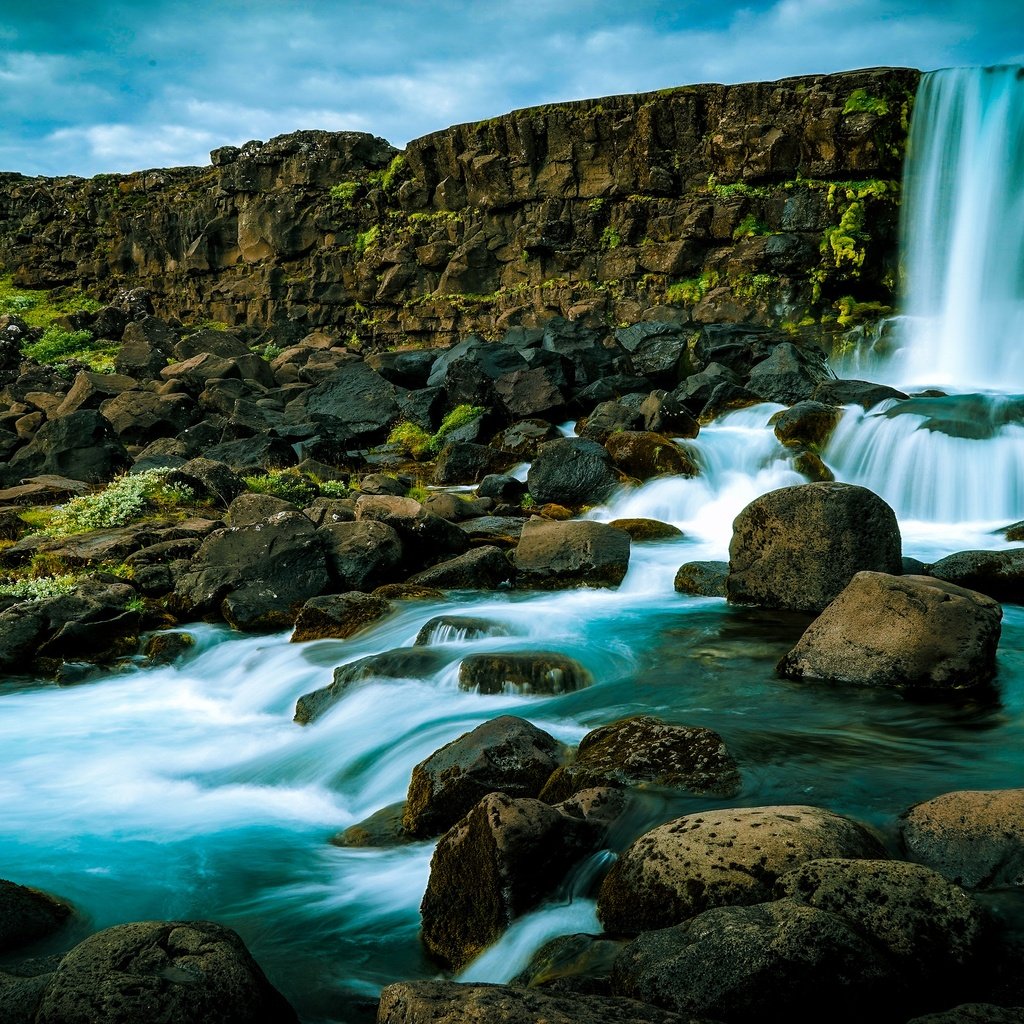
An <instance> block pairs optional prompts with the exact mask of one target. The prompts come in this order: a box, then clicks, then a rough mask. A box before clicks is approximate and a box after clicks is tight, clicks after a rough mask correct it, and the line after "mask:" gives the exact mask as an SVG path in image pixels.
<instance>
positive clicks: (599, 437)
mask: <svg viewBox="0 0 1024 1024" xmlns="http://www.w3.org/2000/svg"><path fill="white" fill-rule="evenodd" d="M642 421H643V415H642V414H641V412H640V411H639V409H634V408H632V407H631V406H627V405H624V404H623V403H622V402H619V401H608V402H601V403H600V404H599V405H597V406H596V407H595V408H594V410H593V412H591V414H590V415H589V416H588V417H587V418H586V419H585V420H582V421H580V422H578V423H577V424H576V433H577V434H579V436H580V437H582V438H584V439H585V440H590V441H594V442H596V443H597V444H604V443H605V441H607V440H608V438H609V437H611V436H612V434H614V433H616V432H617V431H620V430H635V429H636V428H637V427H639V426H640V425H641V423H642Z"/></svg>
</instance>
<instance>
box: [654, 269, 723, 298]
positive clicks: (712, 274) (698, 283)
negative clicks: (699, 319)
mask: <svg viewBox="0 0 1024 1024" xmlns="http://www.w3.org/2000/svg"><path fill="white" fill-rule="evenodd" d="M719 280H720V277H719V274H718V271H717V270H705V271H704V272H703V273H702V274H701V275H700V277H691V278H688V279H687V280H685V281H677V282H676V283H675V284H670V285H669V286H668V288H666V289H665V301H666V302H668V303H670V304H672V305H675V306H695V305H696V304H697V303H698V302H700V301H701V299H703V298H704V296H705V295H707V293H708V292H709V291H711V289H712V288H715V287H717V286H718V282H719Z"/></svg>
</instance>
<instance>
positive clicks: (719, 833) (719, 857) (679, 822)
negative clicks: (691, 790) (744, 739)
mask: <svg viewBox="0 0 1024 1024" xmlns="http://www.w3.org/2000/svg"><path fill="white" fill-rule="evenodd" d="M884 856H885V854H884V852H883V850H882V847H881V846H880V844H879V842H878V840H877V839H875V837H874V836H873V835H871V833H869V832H868V831H867V830H866V829H865V828H864V827H863V826H861V825H859V824H857V823H856V822H855V821H851V820H850V819H849V818H844V817H841V816H840V815H838V814H833V813H832V812H831V811H826V810H824V809H822V808H819V807H805V806H800V805H794V806H778V807H751V808H729V809H726V810H719V811H703V812H700V813H698V814H687V815H685V816H684V817H682V818H677V819H676V820H675V821H670V822H668V824H665V825H661V826H659V827H658V828H656V829H653V830H652V831H650V832H648V833H646V834H645V835H642V836H641V837H640V838H639V839H637V840H636V841H635V842H634V843H633V844H632V845H631V846H630V847H629V848H628V849H627V850H626V851H625V853H623V854H622V856H621V857H620V858H619V860H618V861H617V862H616V863H615V865H614V866H613V867H612V870H611V871H610V872H609V874H608V876H607V877H606V878H605V880H604V882H603V883H602V885H601V891H600V895H599V896H598V905H597V909H598V914H599V916H600V918H601V920H602V922H603V923H604V926H605V929H606V931H609V932H613V933H621V934H627V935H635V934H637V933H638V932H641V931H645V930H647V929H651V928H666V927H669V926H670V925H674V924H677V923H679V922H680V921H684V920H686V918H688V917H693V916H694V915H695V914H699V913H701V912H702V911H704V910H708V909H709V908H711V907H720V906H728V905H734V904H744V905H746V904H751V903H760V902H763V901H764V900H769V899H771V898H772V892H773V886H774V884H775V882H776V880H777V879H778V878H779V877H780V876H781V875H784V874H785V873H786V872H787V871H792V870H793V869H794V868H796V867H798V866H799V865H800V864H802V863H804V862H805V861H809V860H817V859H819V858H822V857H849V858H859V857H868V858H881V857H884Z"/></svg>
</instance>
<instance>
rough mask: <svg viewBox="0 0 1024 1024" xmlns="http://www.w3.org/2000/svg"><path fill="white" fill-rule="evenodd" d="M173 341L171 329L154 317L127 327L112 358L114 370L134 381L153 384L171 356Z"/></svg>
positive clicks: (174, 341)
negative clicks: (151, 381)
mask: <svg viewBox="0 0 1024 1024" xmlns="http://www.w3.org/2000/svg"><path fill="white" fill-rule="evenodd" d="M176 341H177V338H176V336H175V334H174V331H173V330H171V328H170V326H168V324H166V323H165V322H164V321H163V320H160V319H158V318H157V317H155V316H146V317H143V318H142V319H141V320H136V321H134V322H132V323H129V324H128V325H127V326H126V327H125V328H124V335H123V337H122V339H121V345H120V346H119V348H118V351H117V355H116V356H115V357H114V369H116V370H117V372H118V373H123V374H126V375H127V376H129V377H135V378H136V380H154V379H155V378H157V377H159V376H160V371H161V370H162V369H163V368H164V367H165V366H166V365H167V360H168V359H170V358H171V356H172V355H173V354H174V346H175V343H176Z"/></svg>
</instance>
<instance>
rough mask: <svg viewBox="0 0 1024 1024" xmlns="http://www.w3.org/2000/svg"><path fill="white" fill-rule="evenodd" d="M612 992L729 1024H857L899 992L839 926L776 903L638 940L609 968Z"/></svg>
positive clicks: (875, 956)
mask: <svg viewBox="0 0 1024 1024" xmlns="http://www.w3.org/2000/svg"><path fill="white" fill-rule="evenodd" d="M612 989H613V991H614V992H616V993H618V994H620V995H626V996H631V997H632V998H635V999H643V1000H645V1001H647V1002H651V1003H654V1004H656V1005H658V1006H662V1007H664V1008H666V1009H670V1010H674V1011H676V1012H678V1013H681V1014H693V1015H695V1016H696V1015H699V1016H702V1017H703V1016H707V1017H713V1018H716V1019H720V1020H722V1021H726V1022H728V1024H733V1022H735V1024H744V1022H747V1021H751V1020H756V1019H759V1018H761V1017H763V1016H765V1015H766V1010H767V1011H768V1012H767V1016H768V1017H769V1018H770V1017H772V1016H776V1015H777V1016H778V1017H779V1018H784V1019H785V1020H787V1021H793V1022H799V1024H816V1022H819V1021H823V1020H828V1021H841V1022H845V1024H856V1022H859V1021H863V1020H865V1019H867V1018H870V1017H871V1016H872V1015H874V1014H877V1012H878V1008H879V1007H880V1006H882V1005H886V1001H885V997H888V996H890V995H891V993H892V991H893V990H898V986H897V984H896V979H895V978H894V977H893V972H892V971H891V970H890V969H889V968H888V966H887V965H886V963H885V961H884V958H883V957H882V955H881V954H880V953H879V952H878V951H877V950H876V949H874V948H873V947H872V946H871V944H870V943H869V942H868V941H867V940H866V939H864V938H862V937H861V936H860V935H858V934H857V932H856V931H854V929H853V928H851V927H850V926H849V925H848V924H847V923H846V922H845V921H844V920H843V919H842V918H840V917H837V916H835V915H834V914H829V913H827V912H825V911H823V910H818V909H816V908H814V907H808V906H804V905H803V904H801V903H797V902H796V901H795V900H779V901H777V902H775V903H761V904H758V905H755V906H725V907H717V908H714V909H711V910H707V911H705V912H704V913H701V914H699V915H698V916H695V917H694V918H693V919H692V920H689V921H686V922H684V923H682V924H679V925H677V926H675V927H671V928H663V929H660V930H658V931H648V932H645V933H644V934H643V935H641V936H639V937H638V938H637V939H635V940H634V941H633V942H631V943H630V944H629V945H628V946H626V947H625V949H623V951H622V953H621V954H620V955H619V957H618V959H617V960H616V961H615V964H614V965H613V968H612ZM794 997H795V998H794ZM768 1008H771V1009H768Z"/></svg>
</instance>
